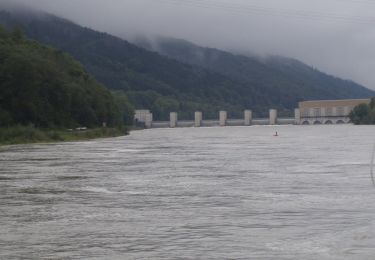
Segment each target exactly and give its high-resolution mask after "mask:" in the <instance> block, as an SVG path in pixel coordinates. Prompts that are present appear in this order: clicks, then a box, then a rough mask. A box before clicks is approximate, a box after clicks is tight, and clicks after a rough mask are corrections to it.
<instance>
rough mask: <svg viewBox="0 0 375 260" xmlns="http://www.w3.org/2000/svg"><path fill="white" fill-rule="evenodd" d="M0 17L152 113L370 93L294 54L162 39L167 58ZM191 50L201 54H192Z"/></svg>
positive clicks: (29, 18) (212, 113)
mask: <svg viewBox="0 0 375 260" xmlns="http://www.w3.org/2000/svg"><path fill="white" fill-rule="evenodd" d="M0 23H1V24H3V25H5V26H7V27H8V28H11V27H15V26H16V27H21V28H22V29H23V30H24V31H25V33H26V34H27V36H28V37H30V38H31V39H34V40H37V41H39V42H42V43H44V44H48V45H52V46H54V47H55V48H58V49H60V50H63V51H65V52H68V53H70V54H71V55H72V56H73V57H75V58H76V59H77V60H79V61H80V62H81V63H82V64H83V65H84V66H85V68H86V69H87V71H88V72H89V73H91V74H93V75H94V76H95V77H96V79H97V80H99V81H100V82H101V83H103V84H105V85H106V86H107V87H109V88H111V89H113V90H120V91H122V92H124V93H125V94H126V95H127V96H128V97H129V100H130V102H131V103H132V104H133V105H134V106H135V108H147V109H150V110H152V112H153V113H154V116H155V119H162V120H164V119H167V118H168V117H169V112H171V111H177V112H179V113H180V116H181V117H180V118H182V119H183V118H191V117H192V113H194V111H202V112H203V113H204V115H205V117H206V118H215V117H216V116H217V112H218V111H219V110H222V109H224V110H227V111H228V112H229V115H230V116H233V117H241V116H242V111H243V110H244V109H252V110H253V111H254V115H258V116H265V115H266V114H267V113H268V109H269V108H277V109H278V110H279V111H280V114H281V115H292V113H293V110H294V108H295V107H296V106H297V103H298V102H299V101H302V100H309V99H340V98H363V97H370V96H373V95H374V92H373V91H370V90H369V89H366V88H365V87H363V86H361V85H359V84H356V83H354V82H352V81H347V80H342V79H339V78H336V77H333V76H330V75H327V74H324V73H322V72H320V71H318V70H315V69H313V68H311V67H309V66H306V65H305V64H303V63H301V62H299V61H296V60H293V59H285V58H272V59H265V60H262V61H259V60H258V59H254V58H250V57H246V56H241V55H233V54H231V53H228V52H224V51H221V50H218V49H212V48H211V49H210V48H202V47H199V46H197V45H194V44H191V43H189V42H186V41H175V40H172V41H170V43H171V44H170V43H168V42H166V46H167V47H168V48H167V50H168V52H170V51H173V52H175V54H176V56H171V55H169V54H168V53H163V55H167V56H169V57H170V58H168V57H166V56H162V55H160V54H158V53H156V52H154V51H148V50H146V49H143V48H140V47H137V46H135V45H134V44H131V43H129V42H128V41H125V40H123V39H120V38H118V37H115V36H112V35H110V34H108V33H103V32H99V31H95V30H92V29H89V28H86V27H82V26H80V25H78V24H75V23H73V22H71V21H69V20H67V19H63V18H60V17H57V16H54V15H50V14H46V13H38V12H36V13H35V12H33V11H28V10H26V9H23V10H21V11H19V10H11V11H9V10H3V11H0ZM194 53H202V54H203V56H202V57H199V59H197V60H194V58H195V56H194ZM181 58H182V59H181Z"/></svg>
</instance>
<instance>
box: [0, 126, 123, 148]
mask: <svg viewBox="0 0 375 260" xmlns="http://www.w3.org/2000/svg"><path fill="white" fill-rule="evenodd" d="M127 134H129V130H128V128H126V127H125V128H121V129H120V128H93V129H87V130H71V131H69V130H62V129H39V128H35V127H31V126H15V127H8V128H0V146H1V145H12V144H28V143H42V142H43V143H49V142H69V141H84V140H91V139H96V138H106V137H117V136H123V135H127Z"/></svg>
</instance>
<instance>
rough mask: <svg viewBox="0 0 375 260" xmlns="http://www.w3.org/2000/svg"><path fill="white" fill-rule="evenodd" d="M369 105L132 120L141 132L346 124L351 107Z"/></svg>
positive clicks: (325, 104)
mask: <svg viewBox="0 0 375 260" xmlns="http://www.w3.org/2000/svg"><path fill="white" fill-rule="evenodd" d="M370 102H371V99H343V100H312V101H303V102H300V103H299V104H298V108H296V109H295V110H294V117H291V118H279V117H278V112H277V110H276V109H270V110H269V117H268V118H253V113H252V111H251V110H248V109H247V110H245V111H244V115H243V118H242V119H230V118H228V113H227V111H220V112H219V115H218V119H217V120H204V119H203V113H202V112H200V111H197V112H195V114H194V120H192V121H179V120H178V114H177V112H171V113H170V120H169V121H153V116H152V113H151V112H150V111H149V110H136V113H135V116H134V120H135V123H136V124H137V125H139V126H143V127H144V128H168V127H169V128H175V127H208V126H221V127H223V126H251V125H317V124H348V123H350V119H349V114H350V112H351V111H352V110H353V109H354V107H356V106H357V105H360V104H370Z"/></svg>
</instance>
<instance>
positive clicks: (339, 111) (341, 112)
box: [336, 107, 345, 116]
mask: <svg viewBox="0 0 375 260" xmlns="http://www.w3.org/2000/svg"><path fill="white" fill-rule="evenodd" d="M336 114H337V116H344V115H345V112H344V108H343V107H338V108H337V113H336Z"/></svg>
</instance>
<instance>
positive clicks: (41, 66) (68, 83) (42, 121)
mask: <svg viewBox="0 0 375 260" xmlns="http://www.w3.org/2000/svg"><path fill="white" fill-rule="evenodd" d="M132 115H133V112H132V108H131V106H130V104H129V102H128V101H127V100H126V97H124V96H123V95H121V94H118V93H117V94H116V95H115V96H114V95H112V93H111V92H110V91H109V90H108V89H106V88H105V87H104V86H102V85H101V84H99V83H98V82H97V81H96V80H95V79H94V78H93V77H91V76H90V75H89V74H88V73H86V72H85V70H84V68H83V67H82V65H81V64H80V63H78V62H77V61H75V60H74V59H73V58H72V57H71V56H69V55H68V54H66V53H64V52H62V51H60V50H57V49H54V48H51V47H48V46H45V45H41V44H39V43H37V42H34V41H30V40H28V39H26V38H25V37H24V35H23V34H22V32H21V31H20V30H19V29H15V30H13V31H7V30H5V29H4V28H3V27H1V26H0V127H9V126H13V125H25V126H29V125H31V126H34V127H37V128H73V127H79V126H85V127H99V126H102V124H103V122H105V123H106V124H107V125H108V126H109V127H114V126H121V125H123V124H124V123H128V122H129V121H130V120H132Z"/></svg>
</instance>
